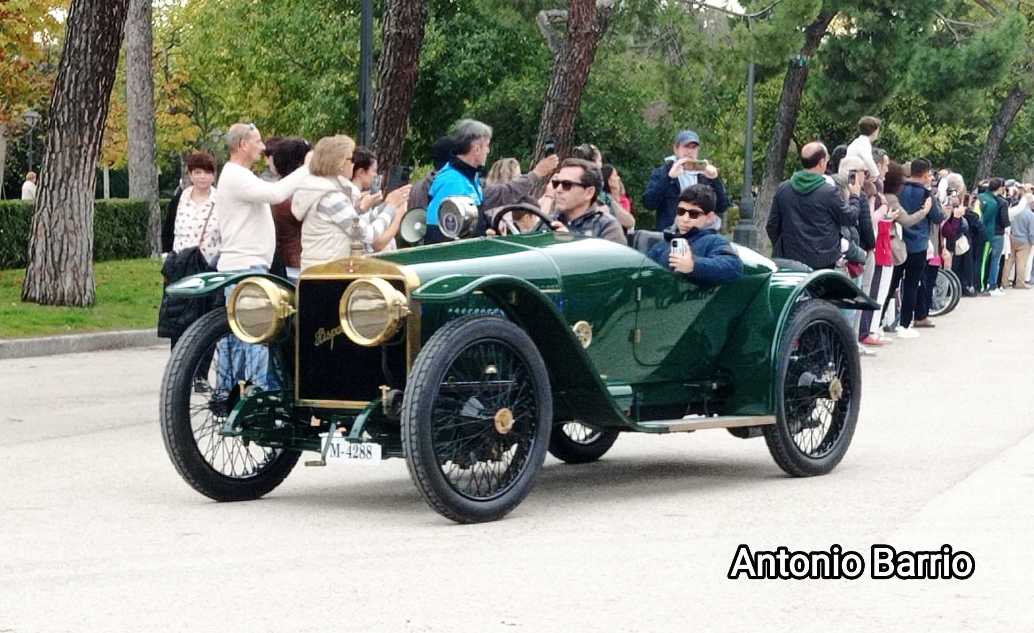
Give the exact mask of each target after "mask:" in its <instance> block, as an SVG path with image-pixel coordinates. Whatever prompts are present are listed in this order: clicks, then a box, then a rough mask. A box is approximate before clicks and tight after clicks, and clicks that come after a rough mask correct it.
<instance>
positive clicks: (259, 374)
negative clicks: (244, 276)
mask: <svg viewBox="0 0 1034 633" xmlns="http://www.w3.org/2000/svg"><path fill="white" fill-rule="evenodd" d="M268 270H269V269H267V268H266V267H264V266H252V267H251V268H247V269H244V270H234V271H222V272H231V273H239V272H257V273H264V272H268ZM235 287H236V285H234V286H228V287H227V288H226V289H225V293H226V294H225V296H226V300H227V301H229V300H230V295H231V294H233V289H234V288H235ZM218 350H219V363H220V365H221V366H220V367H219V368H218V375H219V380H218V383H219V384H218V386H217V388H218V389H221V390H223V389H225V390H226V391H227V392H228V391H230V390H231V389H233V387H234V385H236V384H237V383H238V382H239V381H241V380H245V381H248V382H250V383H252V384H253V385H255V386H256V387H257V388H258V389H260V390H263V391H272V390H276V389H280V388H281V384H280V379H279V377H278V376H277V373H276V372H275V371H271V367H270V360H271V359H270V356H269V347H267V346H266V345H252V344H250V343H245V342H244V341H242V340H240V339H239V338H237V337H236V336H233V335H232V334H231V335H230V336H227V337H225V338H223V339H222V340H220V341H219V344H218Z"/></svg>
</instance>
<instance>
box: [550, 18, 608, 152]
mask: <svg viewBox="0 0 1034 633" xmlns="http://www.w3.org/2000/svg"><path fill="white" fill-rule="evenodd" d="M612 12H613V3H612V2H605V1H602V0H601V1H600V2H599V4H598V5H597V2H596V0H571V8H570V10H569V11H568V13H567V35H566V36H565V37H564V39H563V40H562V41H560V42H555V43H554V46H556V48H557V50H556V53H555V55H554V56H553V76H552V78H551V79H550V81H549V87H548V88H546V98H545V102H544V103H543V104H542V119H541V121H540V122H539V133H538V138H536V140H535V152H534V156H535V161H533V162H537V161H538V160H539V159H541V158H542V154H543V147H544V146H545V144H546V141H549V140H552V141H553V142H554V143H556V151H557V153H558V154H559V155H560V156H567V154H568V153H569V152H570V150H571V147H572V146H573V145H574V143H573V141H574V123H575V120H576V119H577V118H578V111H579V109H580V108H581V105H582V93H583V92H584V91H585V85H586V84H587V83H588V82H589V71H590V70H591V69H592V62H593V59H594V58H595V57H596V48H597V46H598V45H599V43H600V40H601V39H602V38H603V34H604V33H605V32H606V30H607V26H608V25H609V23H610V17H611V14H612Z"/></svg>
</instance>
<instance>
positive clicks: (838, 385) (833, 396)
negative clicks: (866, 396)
mask: <svg viewBox="0 0 1034 633" xmlns="http://www.w3.org/2000/svg"><path fill="white" fill-rule="evenodd" d="M843 397H844V383H842V382H840V379H839V378H834V379H833V380H831V381H830V382H829V398H830V400H840V399H841V398H843Z"/></svg>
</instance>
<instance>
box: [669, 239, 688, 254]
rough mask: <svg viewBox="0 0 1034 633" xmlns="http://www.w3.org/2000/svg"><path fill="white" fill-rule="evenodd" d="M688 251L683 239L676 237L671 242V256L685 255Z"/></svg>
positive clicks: (686, 243)
mask: <svg viewBox="0 0 1034 633" xmlns="http://www.w3.org/2000/svg"><path fill="white" fill-rule="evenodd" d="M688 250H689V243H688V242H687V241H686V240H685V238H681V237H676V238H675V239H673V240H672V241H671V254H672V255H685V254H686V251H688Z"/></svg>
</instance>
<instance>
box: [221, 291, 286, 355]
mask: <svg viewBox="0 0 1034 633" xmlns="http://www.w3.org/2000/svg"><path fill="white" fill-rule="evenodd" d="M227 310H228V312H229V317H230V329H231V330H233V333H234V334H235V335H236V336H237V338H239V339H240V340H242V341H244V342H245V343H265V342H267V341H270V340H272V339H273V338H274V337H275V336H276V335H277V334H279V333H280V330H281V329H283V327H284V321H285V320H286V319H287V317H289V316H291V315H292V314H293V313H294V293H293V292H291V291H290V290H287V289H286V288H284V287H282V286H280V285H279V284H276V283H274V282H273V281H270V280H269V279H266V278H265V277H248V278H247V279H244V280H243V281H241V282H240V283H238V284H237V287H236V288H234V289H233V293H232V294H231V295H230V301H229V303H228V304H227Z"/></svg>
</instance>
